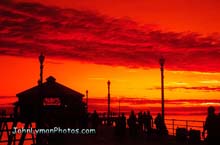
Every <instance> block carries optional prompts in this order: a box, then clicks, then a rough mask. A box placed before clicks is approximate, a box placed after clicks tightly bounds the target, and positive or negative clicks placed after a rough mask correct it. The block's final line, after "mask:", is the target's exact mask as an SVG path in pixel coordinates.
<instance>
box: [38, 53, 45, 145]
mask: <svg viewBox="0 0 220 145" xmlns="http://www.w3.org/2000/svg"><path fill="white" fill-rule="evenodd" d="M38 59H39V62H40V80H39V102H38V107H39V108H38V116H37V119H36V121H37V122H36V127H37V128H38V129H39V128H42V127H43V126H42V125H43V121H42V119H43V88H42V85H43V68H44V66H43V63H44V59H45V57H44V55H43V53H41V54H40V56H39V57H38ZM42 140H43V137H42V135H40V134H37V136H36V143H37V145H41V144H42Z"/></svg>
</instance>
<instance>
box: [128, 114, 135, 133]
mask: <svg viewBox="0 0 220 145" xmlns="http://www.w3.org/2000/svg"><path fill="white" fill-rule="evenodd" d="M136 122H137V118H136V116H135V114H134V110H132V111H131V114H130V116H129V118H128V126H129V133H130V135H131V136H132V137H134V136H136V135H137V124H136Z"/></svg>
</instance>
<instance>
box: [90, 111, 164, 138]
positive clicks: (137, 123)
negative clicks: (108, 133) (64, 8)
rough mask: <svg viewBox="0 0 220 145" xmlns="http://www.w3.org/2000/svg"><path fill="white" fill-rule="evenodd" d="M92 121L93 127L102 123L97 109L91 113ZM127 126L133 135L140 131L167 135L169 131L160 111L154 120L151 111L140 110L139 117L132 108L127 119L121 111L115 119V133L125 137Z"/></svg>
mask: <svg viewBox="0 0 220 145" xmlns="http://www.w3.org/2000/svg"><path fill="white" fill-rule="evenodd" d="M90 119H91V120H90V121H91V123H92V127H93V128H96V129H97V127H98V125H99V124H100V120H99V116H98V113H97V112H96V110H94V112H93V113H92V114H91V117H90ZM153 124H155V125H156V128H155V129H154V128H153ZM126 127H128V129H129V134H130V136H132V137H135V136H137V135H138V134H140V133H146V134H147V135H152V134H156V135H160V136H162V135H167V134H168V131H167V128H166V125H165V123H164V120H163V118H162V116H161V114H160V113H158V114H157V116H156V118H155V119H154V120H153V117H152V115H151V113H150V111H147V112H139V113H138V115H137V117H136V115H135V113H134V111H133V110H132V111H131V113H130V115H129V118H128V119H126V116H125V114H124V113H121V115H119V116H118V117H117V119H116V121H115V134H116V135H117V136H119V137H123V136H125V134H126Z"/></svg>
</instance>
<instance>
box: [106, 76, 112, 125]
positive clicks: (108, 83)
mask: <svg viewBox="0 0 220 145" xmlns="http://www.w3.org/2000/svg"><path fill="white" fill-rule="evenodd" d="M110 84H111V82H110V81H109V80H108V82H107V85H108V114H107V115H108V116H107V119H108V125H110Z"/></svg>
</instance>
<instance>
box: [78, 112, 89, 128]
mask: <svg viewBox="0 0 220 145" xmlns="http://www.w3.org/2000/svg"><path fill="white" fill-rule="evenodd" d="M88 120H89V114H88V113H87V111H84V112H83V113H82V115H81V118H80V124H81V127H82V128H88Z"/></svg>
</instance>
